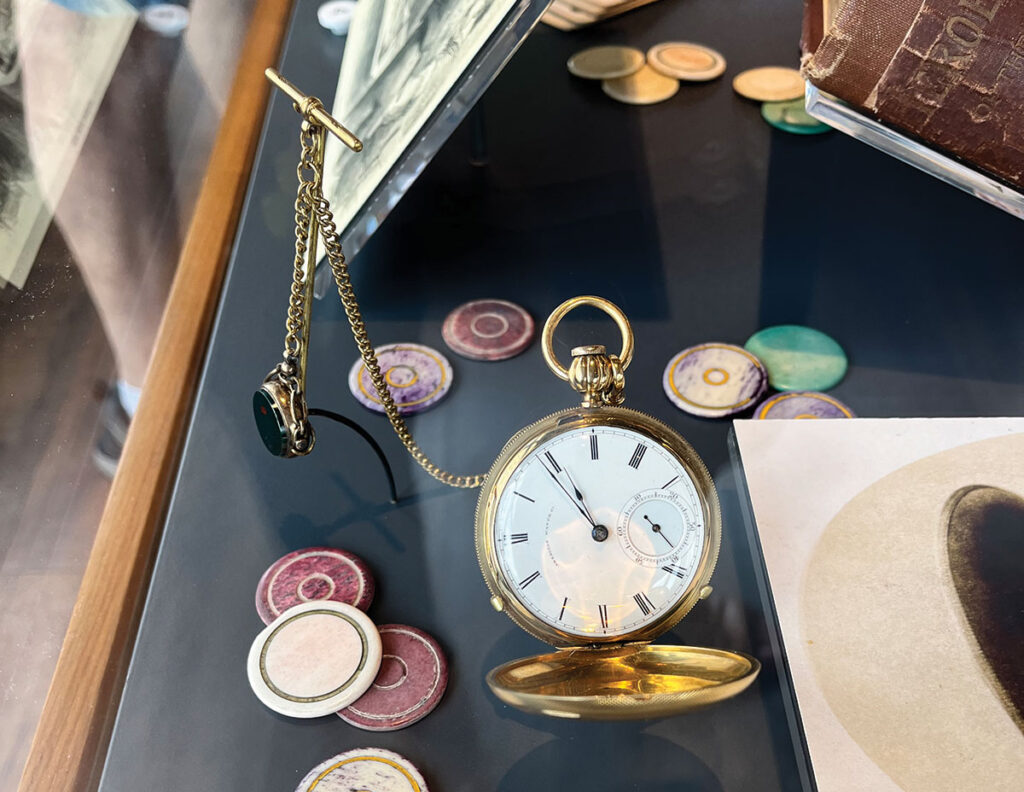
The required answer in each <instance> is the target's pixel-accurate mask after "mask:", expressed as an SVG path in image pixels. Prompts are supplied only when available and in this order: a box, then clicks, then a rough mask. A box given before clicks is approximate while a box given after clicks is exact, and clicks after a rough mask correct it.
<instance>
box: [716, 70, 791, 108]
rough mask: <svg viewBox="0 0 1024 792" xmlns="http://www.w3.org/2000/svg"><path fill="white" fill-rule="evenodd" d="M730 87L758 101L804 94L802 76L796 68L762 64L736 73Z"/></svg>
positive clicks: (780, 99)
mask: <svg viewBox="0 0 1024 792" xmlns="http://www.w3.org/2000/svg"><path fill="white" fill-rule="evenodd" d="M732 89H733V90H734V91H735V92H736V93H738V94H739V95H740V96H745V97H746V98H747V99H754V100H756V101H758V102H785V101H787V100H788V99H798V98H799V97H801V96H803V95H804V78H803V77H801V76H800V72H798V71H797V70H796V69H788V68H786V67H784V66H762V67H760V68H757V69H747V70H746V71H745V72H740V73H739V74H737V75H736V77H735V78H734V79H733V81H732Z"/></svg>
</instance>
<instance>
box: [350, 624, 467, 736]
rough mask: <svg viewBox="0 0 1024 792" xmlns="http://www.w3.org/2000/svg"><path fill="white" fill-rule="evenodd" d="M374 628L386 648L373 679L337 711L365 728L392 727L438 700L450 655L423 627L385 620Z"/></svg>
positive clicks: (430, 708)
mask: <svg viewBox="0 0 1024 792" xmlns="http://www.w3.org/2000/svg"><path fill="white" fill-rule="evenodd" d="M378 631H379V632H380V640H381V643H382V644H383V647H384V649H383V659H382V660H381V664H380V671H379V672H378V673H377V678H376V679H375V680H374V681H373V684H372V685H371V686H370V689H369V690H367V691H366V692H365V693H364V694H363V695H362V696H361V697H360V698H359V699H357V700H356V701H355V703H353V704H350V705H349V706H348V707H346V708H345V709H343V710H341V712H339V713H338V716H339V717H340V718H341V719H342V720H343V721H345V722H346V723H350V724H352V725H353V726H358V727H359V728H360V729H365V730H367V731H396V730H398V729H404V728H405V727H406V726H411V725H412V724H413V723H416V721H418V720H421V719H422V718H425V717H426V716H427V715H429V714H430V713H431V712H433V711H434V708H435V707H436V706H437V705H438V704H439V703H440V701H441V697H442V696H444V691H445V688H447V687H448V660H447V659H446V658H445V656H444V652H442V651H441V647H440V646H439V645H438V643H437V641H435V640H434V638H433V637H431V636H430V635H427V633H425V632H423V630H417V629H416V628H415V627H408V626H406V625H404V624H385V625H384V626H382V627H379V628H378Z"/></svg>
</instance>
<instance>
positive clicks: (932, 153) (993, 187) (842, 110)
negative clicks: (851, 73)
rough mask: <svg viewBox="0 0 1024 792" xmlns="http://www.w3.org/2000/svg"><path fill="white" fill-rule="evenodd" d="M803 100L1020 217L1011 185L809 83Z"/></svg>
mask: <svg viewBox="0 0 1024 792" xmlns="http://www.w3.org/2000/svg"><path fill="white" fill-rule="evenodd" d="M805 101H806V106H807V112H808V113H809V114H810V115H812V116H814V117H815V118H817V119H818V120H819V121H822V122H823V123H826V124H828V125H829V126H830V127H833V128H834V129H838V130H839V131H840V132H844V133H846V134H847V135H849V136H850V137H852V138H855V139H857V140H860V141H862V142H864V143H867V144H868V145H870V146H874V147H875V148H876V149H878V150H880V151H884V152H885V153H886V154H888V155H890V156H892V157H895V158H896V159H898V160H902V161H903V162H905V163H907V164H908V165H913V166H914V167H915V168H919V169H920V170H923V171H924V172H925V173H929V174H931V175H932V176H934V177H935V178H937V179H941V180H942V181H944V182H946V184H951V185H953V186H954V187H959V188H960V189H961V190H963V191H964V192H967V193H970V194H971V195H973V196H975V197H976V198H980V199H981V200H982V201H985V202H986V203H990V204H992V205H993V206H997V207H999V208H1000V209H1002V210H1003V211H1004V212H1008V213H1009V214H1012V215H1014V216H1015V217H1020V218H1022V219H1024V195H1022V194H1021V193H1019V192H1017V191H1016V190H1014V189H1013V188H1012V187H1009V186H1007V185H1005V184H1003V183H1002V182H1000V181H997V180H996V179H993V178H992V177H991V176H987V175H986V174H984V173H982V172H981V171H978V170H975V169H974V168H972V167H970V166H969V165H967V164H965V163H963V162H961V161H960V160H957V159H954V158H953V157H951V156H949V155H947V154H943V153H941V152H939V151H936V150H935V149H933V148H930V147H929V146H926V145H925V144H924V143H922V142H920V141H917V140H914V139H912V138H909V137H907V136H906V135H904V134H902V133H900V132H897V131H896V130H895V129H892V128H891V127H888V126H886V125H885V124H882V123H881V122H879V121H876V120H874V119H872V118H869V117H868V116H866V115H864V114H863V113H860V112H858V111H857V110H854V109H853V108H852V107H850V106H849V105H848V104H846V103H845V102H843V101H842V100H841V99H837V98H836V97H834V96H832V95H831V94H828V93H825V92H824V91H822V90H820V89H818V88H817V87H816V86H814V85H811V84H810V83H807V87H806V93H805Z"/></svg>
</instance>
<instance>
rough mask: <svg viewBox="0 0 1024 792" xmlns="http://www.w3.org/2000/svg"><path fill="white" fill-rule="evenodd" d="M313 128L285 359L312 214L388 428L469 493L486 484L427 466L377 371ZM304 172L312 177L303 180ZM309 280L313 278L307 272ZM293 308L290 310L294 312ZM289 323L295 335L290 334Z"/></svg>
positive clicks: (300, 202)
mask: <svg viewBox="0 0 1024 792" xmlns="http://www.w3.org/2000/svg"><path fill="white" fill-rule="evenodd" d="M312 129H313V127H312V125H311V124H309V122H305V123H303V125H302V133H301V134H300V139H301V141H302V158H301V159H300V161H299V166H298V168H297V170H298V176H299V192H298V198H297V199H296V201H295V279H294V280H293V282H292V295H291V299H290V301H289V306H288V339H286V341H285V347H286V348H285V355H286V356H287V355H288V354H289V352H290V349H291V347H290V343H291V341H290V339H292V338H293V335H294V338H295V339H296V346H297V345H298V344H297V339H298V333H299V332H300V331H301V329H302V322H303V318H302V317H303V313H302V308H303V306H304V304H305V302H304V301H305V298H304V292H303V290H302V288H301V287H302V274H303V262H304V259H305V253H306V236H307V234H308V230H309V223H310V217H311V213H314V214H316V217H317V220H318V221H319V224H320V236H321V239H322V240H323V243H324V248H325V250H326V251H327V261H328V263H329V264H330V267H331V273H332V274H333V275H334V281H335V283H336V284H337V285H338V296H339V297H340V298H341V304H342V306H343V307H344V309H345V314H346V316H348V323H349V325H350V326H351V327H352V335H353V336H354V337H355V341H356V346H357V347H359V354H360V356H361V357H362V359H363V363H364V365H365V366H366V370H367V372H368V373H369V375H370V380H371V381H372V382H373V387H374V389H375V390H376V391H377V397H378V398H379V399H380V402H381V404H382V405H383V407H384V413H385V415H387V417H388V421H390V422H391V427H392V428H393V429H394V430H395V434H396V435H398V439H399V440H401V441H402V445H404V446H405V448H406V450H407V451H408V452H409V455H410V456H412V458H413V459H415V460H416V462H417V463H418V464H419V466H420V467H422V468H423V469H424V470H425V471H427V473H429V474H430V475H431V476H433V477H434V478H435V479H437V480H438V481H440V482H442V483H443V484H447V485H448V486H450V487H461V488H463V489H472V488H474V487H479V486H480V485H481V484H483V483H484V479H485V478H486V475H482V474H476V475H461V476H460V475H456V474H455V473H449V472H448V471H446V470H444V469H442V468H440V467H438V466H437V465H436V464H434V462H433V461H431V459H430V457H428V456H427V455H426V454H425V453H423V450H422V449H421V448H420V447H419V446H418V445H417V444H416V441H415V440H413V438H412V432H410V431H409V427H408V426H407V425H406V423H405V419H403V418H402V415H401V413H400V412H399V411H398V405H396V404H395V400H394V399H393V398H392V397H391V391H390V390H388V386H387V383H386V382H385V381H384V374H383V373H382V372H381V370H380V362H379V361H378V360H377V355H376V353H375V352H374V350H373V344H371V343H370V337H369V335H368V334H367V332H366V324H365V323H364V322H363V317H362V313H361V312H360V310H359V303H358V302H357V301H356V295H355V291H353V289H352V279H351V278H350V277H349V272H348V264H347V262H346V261H345V255H344V253H342V250H341V244H340V243H339V242H338V231H337V228H335V225H334V215H333V214H332V213H331V206H330V203H328V201H327V199H326V198H325V197H324V194H323V187H322V185H323V170H322V165H321V164H320V163H318V162H317V161H316V158H315V157H314V156H313V153H314V149H315V141H314V137H313V133H312ZM307 172H309V173H310V174H311V175H312V178H307V175H306V174H307ZM303 223H304V224H305V226H304V228H305V232H303V231H302V228H301V226H302V224H303ZM309 277H313V273H312V272H311V273H309ZM293 309H294V310H293ZM293 324H294V326H295V328H296V329H295V331H294V334H293V329H292V328H293Z"/></svg>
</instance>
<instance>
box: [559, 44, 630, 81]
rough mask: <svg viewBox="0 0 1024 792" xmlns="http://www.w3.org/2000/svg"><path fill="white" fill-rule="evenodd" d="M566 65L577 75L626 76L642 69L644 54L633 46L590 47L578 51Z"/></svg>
mask: <svg viewBox="0 0 1024 792" xmlns="http://www.w3.org/2000/svg"><path fill="white" fill-rule="evenodd" d="M565 65H566V66H567V67H568V69H569V71H570V72H571V73H572V74H575V75H576V76H577V77H583V78H584V79H587V80H610V79H615V78H618V77H626V76H628V75H630V74H634V73H635V72H637V71H639V70H640V69H642V68H643V65H644V54H643V53H642V52H641V51H640V50H638V49H635V48H633V47H619V46H604V47H590V48H589V49H585V50H581V51H580V52H577V53H576V54H575V55H573V56H572V57H571V58H569V60H568V61H567V62H566V64H565Z"/></svg>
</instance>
